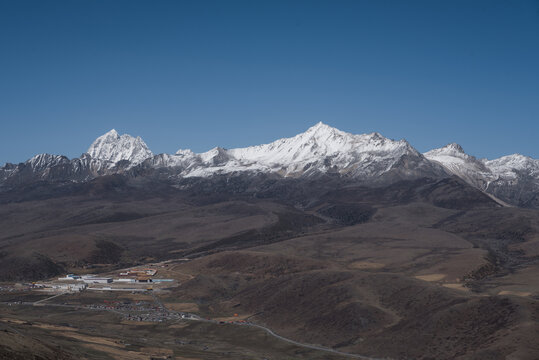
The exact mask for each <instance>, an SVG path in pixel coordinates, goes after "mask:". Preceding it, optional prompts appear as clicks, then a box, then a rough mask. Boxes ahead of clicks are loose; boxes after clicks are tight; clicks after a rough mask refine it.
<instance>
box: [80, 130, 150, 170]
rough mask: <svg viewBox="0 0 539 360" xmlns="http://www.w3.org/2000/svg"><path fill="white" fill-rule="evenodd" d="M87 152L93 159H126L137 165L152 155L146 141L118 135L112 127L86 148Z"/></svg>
mask: <svg viewBox="0 0 539 360" xmlns="http://www.w3.org/2000/svg"><path fill="white" fill-rule="evenodd" d="M87 153H88V154H90V156H91V157H92V158H94V159H99V160H106V161H111V162H112V163H113V164H114V163H116V162H118V161H120V160H128V161H130V162H131V164H132V165H137V164H140V163H141V162H143V161H144V160H146V159H148V158H150V157H152V156H153V153H152V152H151V151H150V149H148V146H147V145H146V143H145V142H144V141H143V140H142V139H141V138H140V137H136V138H135V137H133V136H131V135H127V134H124V135H120V134H118V132H117V131H116V130H114V129H112V130H110V131H109V132H107V133H106V134H104V135H101V136H100V137H98V138H97V139H96V140H95V141H94V142H93V143H92V145H90V147H89V148H88V151H87Z"/></svg>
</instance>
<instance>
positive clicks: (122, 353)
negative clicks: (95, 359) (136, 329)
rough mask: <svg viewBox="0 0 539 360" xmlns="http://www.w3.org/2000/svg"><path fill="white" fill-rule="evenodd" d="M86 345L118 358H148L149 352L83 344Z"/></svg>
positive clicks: (126, 359) (142, 359)
mask: <svg viewBox="0 0 539 360" xmlns="http://www.w3.org/2000/svg"><path fill="white" fill-rule="evenodd" d="M81 345H82V346H84V347H87V348H90V349H94V350H97V351H102V352H104V353H106V354H108V355H110V356H111V357H112V358H114V359H116V360H148V354H142V353H139V352H136V351H126V350H122V349H118V348H113V347H110V346H106V345H99V344H93V343H91V344H81Z"/></svg>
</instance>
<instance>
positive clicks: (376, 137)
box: [177, 123, 436, 178]
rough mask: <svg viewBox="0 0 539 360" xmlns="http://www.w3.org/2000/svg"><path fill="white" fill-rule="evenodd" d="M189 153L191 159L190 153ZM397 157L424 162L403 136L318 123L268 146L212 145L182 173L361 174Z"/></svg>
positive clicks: (377, 171) (385, 167) (376, 171)
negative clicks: (395, 137) (354, 131)
mask: <svg viewBox="0 0 539 360" xmlns="http://www.w3.org/2000/svg"><path fill="white" fill-rule="evenodd" d="M177 154H178V155H179V154H183V151H182V150H179V151H178V152H177ZM189 156H191V157H193V155H192V153H189ZM403 156H408V157H409V158H413V159H414V160H415V161H416V162H417V163H420V166H419V167H423V168H428V167H429V166H430V163H429V162H428V161H427V160H426V159H425V158H424V157H423V156H422V155H421V154H420V153H419V152H417V150H415V149H414V148H413V147H412V146H410V144H408V142H406V141H405V140H400V141H394V140H390V139H387V138H385V137H383V136H381V135H380V134H378V133H372V134H362V135H354V134H350V133H346V132H344V131H341V130H338V129H335V128H333V127H331V126H328V125H326V124H323V123H318V124H316V125H315V126H313V127H311V128H309V129H308V130H307V131H305V132H304V133H301V134H299V135H296V136H294V137H291V138H284V139H280V140H277V141H274V142H272V143H269V144H264V145H257V146H250V147H246V148H237V149H230V150H225V149H222V148H214V149H212V150H210V151H208V152H206V153H202V154H198V155H195V158H196V159H197V160H198V164H197V165H196V166H191V167H189V168H188V169H187V171H186V172H185V173H184V176H209V175H211V174H214V173H230V172H237V171H254V172H276V173H279V174H281V175H283V176H295V177H296V176H308V175H311V174H315V173H327V172H338V173H341V174H346V175H348V176H354V177H358V178H367V177H374V176H379V175H381V174H383V173H386V172H389V171H390V170H392V169H393V168H394V167H395V166H397V164H398V163H399V161H401V159H402V158H403ZM433 171H434V172H436V170H433Z"/></svg>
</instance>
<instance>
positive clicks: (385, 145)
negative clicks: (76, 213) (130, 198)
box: [0, 123, 539, 207]
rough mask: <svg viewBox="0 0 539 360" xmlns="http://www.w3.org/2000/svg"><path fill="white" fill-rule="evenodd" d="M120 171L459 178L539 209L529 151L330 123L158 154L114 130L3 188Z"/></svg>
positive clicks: (382, 179) (538, 177)
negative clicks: (476, 149) (417, 142)
mask: <svg viewBox="0 0 539 360" xmlns="http://www.w3.org/2000/svg"><path fill="white" fill-rule="evenodd" d="M118 173H120V174H125V175H127V176H153V175H152V174H159V176H165V178H166V179H169V180H174V179H182V178H186V177H190V178H195V177H209V176H213V175H218V174H221V175H222V174H225V175H226V174H228V175H238V174H245V175H247V176H248V175H250V174H260V173H264V174H267V173H272V174H275V176H282V177H295V178H304V177H313V176H319V175H323V174H331V175H332V176H333V175H336V176H341V177H346V178H349V179H355V180H357V181H360V182H363V183H388V182H395V181H399V180H403V179H417V178H421V177H429V178H443V177H448V176H451V175H456V176H458V177H460V178H462V179H463V180H465V181H466V182H468V183H469V184H471V185H473V186H475V187H477V188H479V189H481V190H482V191H485V192H487V193H490V194H492V195H495V196H497V197H499V198H500V199H502V200H504V201H506V202H509V203H512V204H516V205H522V206H532V207H539V160H536V159H532V158H529V157H526V156H522V155H509V156H504V157H502V158H499V159H495V160H484V159H477V158H475V157H473V156H471V155H468V154H466V153H465V152H464V150H463V149H462V147H460V146H459V145H457V144H449V145H447V146H444V147H442V148H439V149H434V150H431V151H429V152H426V153H424V154H421V153H419V152H418V151H417V150H416V149H414V148H413V147H412V146H411V145H410V144H409V143H408V142H407V141H406V140H398V141H396V140H392V139H388V138H385V137H383V136H382V135H380V134H378V133H371V134H361V135H355V134H350V133H347V132H344V131H341V130H338V129H336V128H333V127H331V126H328V125H326V124H323V123H318V124H316V125H314V126H313V127H311V128H309V129H307V131H305V132H303V133H301V134H298V135H296V136H294V137H290V138H283V139H279V140H276V141H274V142H271V143H269V144H263V145H256V146H249V147H245V148H236V149H224V148H220V147H216V148H213V149H211V150H209V151H207V152H204V153H198V154H197V153H194V152H192V151H191V150H178V151H177V152H176V153H175V154H159V155H154V154H153V153H152V152H151V151H150V149H149V148H148V146H147V145H146V144H145V143H144V141H143V140H142V139H141V138H140V137H136V138H135V137H132V136H130V135H126V134H124V135H120V134H118V132H117V131H116V130H111V131H109V132H108V133H106V134H104V135H102V136H100V137H98V138H97V139H96V140H95V141H94V142H93V143H92V145H91V146H90V147H89V149H88V151H87V153H84V154H83V155H82V156H81V157H79V158H74V159H68V158H67V157H65V156H61V155H49V154H41V155H36V156H34V157H33V158H31V159H29V160H28V161H26V162H24V163H20V164H6V165H5V166H3V167H2V168H0V186H3V187H9V186H13V185H16V184H20V183H29V182H32V181H37V180H46V181H66V180H68V181H87V180H90V179H93V178H95V177H97V176H102V175H110V174H118Z"/></svg>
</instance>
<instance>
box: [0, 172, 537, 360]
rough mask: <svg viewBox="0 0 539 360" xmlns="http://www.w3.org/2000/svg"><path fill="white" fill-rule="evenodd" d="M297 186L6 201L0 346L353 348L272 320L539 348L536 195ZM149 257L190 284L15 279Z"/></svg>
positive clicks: (437, 350) (444, 351)
mask: <svg viewBox="0 0 539 360" xmlns="http://www.w3.org/2000/svg"><path fill="white" fill-rule="evenodd" d="M100 181H104V180H103V179H101V180H100ZM329 181H330V183H331V180H329ZM236 185H237V184H236ZM289 185H290V183H289V182H286V183H279V182H275V183H271V184H270V185H267V186H266V185H265V186H266V187H262V189H263V191H262V190H260V191H259V192H255V193H254V195H253V194H245V193H235V192H233V191H230V192H227V189H229V190H230V188H227V187H222V188H219V189H220V192H219V193H216V192H215V191H214V190H212V189H210V190H208V189H206V188H200V189H195V190H196V191H195V190H193V189H190V190H189V191H186V192H182V191H178V190H176V189H174V190H170V189H166V191H165V190H162V189H160V190H159V191H163V193H162V194H161V193H159V194H154V193H151V192H150V193H147V192H142V193H139V192H138V191H139V190H137V189H129V190H122V192H121V193H120V195H118V194H115V195H114V196H112V195H110V194H109V195H106V196H105V195H103V196H102V197H96V196H86V195H84V194H81V193H78V194H77V195H76V196H74V195H73V196H72V195H69V196H67V195H66V196H63V197H60V198H56V197H55V196H52V197H51V198H50V199H45V200H41V201H38V202H34V201H22V202H12V203H9V204H3V205H2V206H1V207H0V215H1V214H3V215H5V217H0V226H2V228H3V229H4V231H3V232H2V233H0V245H2V249H3V250H2V251H3V258H2V261H1V262H0V268H1V269H0V270H2V272H1V274H2V276H4V279H3V280H5V281H6V282H5V283H4V284H5V285H2V286H4V287H5V288H4V287H3V288H2V291H0V302H2V303H3V305H2V309H3V312H2V314H3V319H4V320H5V321H2V322H1V324H3V325H4V326H8V328H6V329H7V330H8V332H5V333H2V332H0V337H2V336H3V340H2V341H4V343H3V344H4V345H1V346H0V349H4V350H6V349H7V350H6V351H11V353H10V354H11V355H10V356H15V355H16V354H18V355H17V356H19V355H20V356H22V358H24V354H25V353H24V351H25V350H24V349H25V348H28V347H29V348H35V349H36V353H37V352H38V353H40V354H43V355H42V357H43V358H44V359H55V358H62V357H65V358H70V357H71V358H88V359H93V358H98V359H101V358H103V359H106V358H117V359H121V358H129V357H131V358H137V357H140V358H144V357H150V356H152V354H154V353H155V354H154V355H155V356H161V357H166V356H172V357H173V358H178V359H181V358H192V359H244V358H245V359H264V358H267V359H288V358H290V359H301V358H305V359H317V358H319V359H331V358H345V357H346V356H344V355H343V356H339V355H337V354H333V355H331V354H330V353H328V352H323V351H318V350H314V348H307V347H302V346H299V345H297V344H296V345H294V344H293V343H289V342H287V341H285V340H282V339H279V338H278V337H276V336H273V335H272V334H271V333H269V332H268V331H272V332H274V333H275V334H276V335H278V336H283V337H285V338H286V339H289V340H291V341H296V342H298V343H300V344H304V345H309V346H311V345H312V346H315V347H316V346H319V347H325V348H331V349H334V350H335V351H341V352H346V353H353V354H360V355H366V356H369V357H372V358H387V359H394V360H395V359H461V360H462V359H485V360H486V359H489V360H490V359H495V360H497V359H500V360H501V359H506V358H507V359H511V358H512V357H513V358H515V357H516V358H518V359H523V360H528V359H529V360H532V359H536V358H537V357H538V354H539V349H538V347H537V343H536V334H537V332H538V331H539V326H538V322H537V319H538V318H539V305H538V299H539V283H538V282H537V281H536V279H537V274H538V273H539V269H538V267H537V257H536V247H535V242H536V241H537V234H539V215H538V212H537V211H536V210H529V209H519V208H505V207H501V206H500V205H498V204H497V203H495V202H494V201H493V200H491V199H490V198H489V197H487V196H484V195H483V194H481V193H478V192H477V191H476V190H474V189H470V188H469V187H466V185H463V184H462V183H460V182H457V181H441V182H434V181H430V180H422V181H417V182H403V183H398V184H393V185H390V186H387V187H381V188H376V189H370V188H365V187H361V186H346V187H343V188H342V189H339V190H338V191H337V190H335V189H334V188H333V187H329V188H328V185H327V184H326V183H321V184H315V185H313V186H310V187H309V186H301V187H300V186H299V185H297V184H295V183H293V182H292V185H290V188H289V187H288V186H289ZM227 186H228V185H227ZM223 189H224V190H223ZM145 191H146V190H145ZM234 191H235V190H234ZM123 194H127V195H123ZM351 204H353V205H351ZM126 214H129V216H128V215H126ZM26 223H29V224H30V225H28V226H25V224H26ZM29 249H32V251H30V250H29ZM137 265H141V266H145V267H147V266H152V267H155V268H156V269H157V270H158V273H157V275H156V277H158V278H171V279H174V280H175V281H174V282H172V283H161V284H159V285H155V284H153V285H151V286H152V289H153V290H152V291H151V292H144V293H131V292H129V291H127V292H117V291H114V292H111V291H95V290H94V291H84V292H82V293H75V294H66V295H60V296H58V297H56V298H53V299H50V300H45V301H43V302H42V303H40V304H39V305H41V306H31V305H30V303H33V302H35V301H40V300H43V299H46V298H47V297H48V296H51V295H52V294H44V293H40V292H37V291H34V290H29V289H28V286H27V287H26V288H25V287H24V286H19V287H16V286H15V283H17V282H18V283H26V284H28V283H29V281H32V280H38V279H50V278H53V279H54V278H55V277H57V276H59V275H61V274H65V273H66V272H75V273H77V274H83V273H95V274H101V275H113V276H114V277H117V276H118V273H119V272H120V271H123V269H128V268H132V267H134V266H137ZM107 286H108V285H107ZM137 286H139V285H137ZM140 287H141V288H140V289H141V290H146V285H142V284H141V285H140ZM20 302H22V303H20ZM8 303H14V304H12V305H11V306H9V305H8ZM26 303H28V304H26ZM163 305H164V306H163ZM4 310H5V311H4ZM181 313H191V314H194V315H193V316H195V317H194V318H193V320H185V319H182V317H181ZM236 314H237V316H236ZM196 317H200V318H202V319H210V322H204V321H196V319H197V318H196ZM7 320H9V321H11V322H9V323H8V322H6V321H7ZM229 321H232V322H235V324H229V323H228V322H229ZM242 321H245V323H241V322H242ZM220 322H222V323H220ZM29 323H31V324H37V325H29ZM255 325H256V326H263V327H264V328H265V329H266V330H264V329H263V328H256V327H255ZM59 326H60V327H62V328H60V327H59ZM10 329H11V330H10ZM21 342H22V343H24V342H26V343H27V344H28V345H27V346H26V347H25V346H23V347H17V346H15V344H18V343H21ZM9 344H11V345H9ZM10 349H11V350H10ZM171 352H172V353H171ZM332 356H333V357H332Z"/></svg>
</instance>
